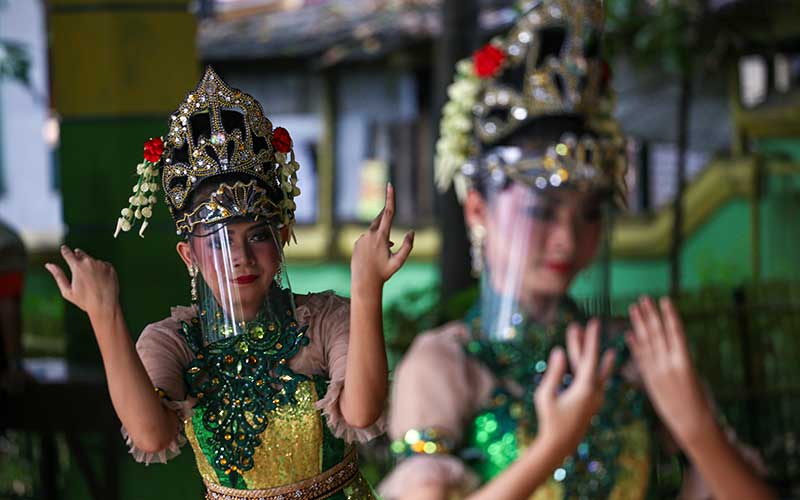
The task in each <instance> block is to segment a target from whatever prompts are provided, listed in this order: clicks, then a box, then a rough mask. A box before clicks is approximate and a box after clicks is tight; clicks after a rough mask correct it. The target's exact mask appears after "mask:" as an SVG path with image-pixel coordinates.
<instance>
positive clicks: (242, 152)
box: [115, 67, 300, 234]
mask: <svg viewBox="0 0 800 500" xmlns="http://www.w3.org/2000/svg"><path fill="white" fill-rule="evenodd" d="M299 168H300V166H299V165H298V164H297V162H296V161H295V159H294V151H293V149H292V140H291V137H290V136H289V133H288V132H287V131H286V129H283V128H280V127H279V128H276V129H273V127H272V123H271V122H270V121H269V119H267V118H266V117H265V116H264V111H263V109H262V108H261V104H259V103H258V101H256V100H255V99H254V98H253V97H252V96H250V95H248V94H246V93H244V92H242V91H240V90H238V89H234V88H231V87H229V86H228V85H227V84H226V83H225V82H224V81H223V80H222V79H221V78H220V77H219V76H218V75H217V74H216V73H215V72H214V70H213V69H211V68H210V67H209V68H207V69H206V71H205V74H204V75H203V78H202V79H201V80H200V83H198V84H197V88H195V89H194V90H193V91H191V92H189V93H188V94H187V95H186V98H185V99H184V101H183V102H182V103H181V104H180V106H178V109H177V110H176V111H175V112H174V113H173V114H172V116H171V117H170V125H169V132H168V134H167V137H166V140H164V141H163V142H162V141H161V139H153V140H150V141H148V142H147V143H145V161H144V163H142V164H140V165H139V166H138V167H137V173H138V174H139V175H140V177H139V180H138V182H137V184H136V186H134V189H133V192H134V195H133V196H131V198H130V199H129V201H130V203H131V205H130V206H129V207H128V208H127V209H123V211H122V216H121V217H120V219H119V221H118V222H117V233H118V232H119V231H120V230H123V231H128V230H130V229H131V227H132V223H133V222H134V219H141V218H143V219H144V221H143V224H142V226H143V227H142V229H141V230H140V234H142V231H143V230H144V228H145V227H146V226H147V219H148V218H149V217H150V216H151V214H152V204H153V203H155V196H154V195H153V194H152V193H154V192H155V191H157V188H158V185H157V183H156V177H158V176H159V175H161V182H162V186H163V188H164V193H165V198H166V202H167V206H168V207H169V210H170V213H171V214H172V217H173V219H174V220H175V223H176V226H177V229H178V233H179V234H186V233H187V231H188V232H190V231H191V230H192V229H193V228H194V226H195V225H196V224H198V223H201V222H204V223H211V222H220V221H222V220H224V219H225V217H221V216H222V214H225V213H228V211H227V210H215V209H213V207H215V206H217V205H219V203H218V200H217V201H215V200H200V201H201V204H200V205H198V207H196V209H195V210H193V211H192V212H191V213H190V214H187V213H185V212H186V211H187V210H188V208H189V207H187V206H186V205H187V203H188V200H189V198H190V195H191V193H192V191H194V190H195V189H196V188H197V187H198V186H199V185H200V184H201V183H202V182H203V181H204V180H206V179H209V178H211V177H215V176H220V175H224V174H234V173H239V174H245V175H246V176H247V177H252V178H255V180H257V181H258V186H257V185H256V184H255V183H241V186H243V187H244V186H246V190H247V193H244V192H241V193H240V192H236V193H234V192H231V193H230V194H231V196H230V198H231V199H232V200H235V201H236V203H233V205H231V206H236V207H237V208H238V210H236V211H230V216H231V217H233V216H242V215H258V216H264V217H267V216H268V217H269V218H271V219H274V220H276V222H278V223H279V224H281V225H283V226H290V227H291V226H292V225H293V223H294V211H295V208H296V205H295V202H294V198H295V197H296V196H298V195H299V194H300V190H299V189H298V187H297V170H298V169H299ZM226 186H227V185H226ZM236 186H237V187H238V186H239V184H236ZM259 186H260V187H259ZM231 187H232V186H227V188H231ZM234 191H236V190H234ZM245 194H246V195H245ZM255 194H258V196H260V197H267V198H269V203H267V202H266V201H263V200H260V199H259V197H258V196H255ZM243 201H247V202H248V203H252V204H253V206H252V207H249V206H242V205H241V203H242V202H243ZM203 202H205V203H203ZM267 206H269V207H270V208H269V212H267V210H266V207H267ZM209 207H212V209H209ZM250 212H252V214H251V213H250ZM202 214H206V215H208V217H202ZM212 219H213V220H212ZM115 234H116V233H115Z"/></svg>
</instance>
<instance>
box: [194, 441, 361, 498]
mask: <svg viewBox="0 0 800 500" xmlns="http://www.w3.org/2000/svg"><path fill="white" fill-rule="evenodd" d="M358 475H359V470H358V458H357V455H356V451H355V448H352V449H351V450H350V452H349V453H348V454H347V455H346V456H345V458H344V460H342V461H341V462H339V463H338V464H336V465H334V466H333V467H331V468H330V469H328V470H326V471H325V472H323V473H322V474H318V475H316V476H314V477H311V478H308V479H304V480H303V481H299V482H297V483H293V484H287V485H283V486H277V487H275V488H269V489H266V490H238V489H236V488H228V487H225V486H220V485H218V484H213V483H209V482H205V484H206V500H245V499H247V500H252V499H255V500H283V499H292V500H312V499H315V500H316V499H323V498H327V497H328V496H330V495H333V494H334V493H337V492H338V491H341V490H342V489H344V488H345V487H346V486H347V485H348V484H350V483H351V482H352V481H353V480H354V479H356V478H357V476H358Z"/></svg>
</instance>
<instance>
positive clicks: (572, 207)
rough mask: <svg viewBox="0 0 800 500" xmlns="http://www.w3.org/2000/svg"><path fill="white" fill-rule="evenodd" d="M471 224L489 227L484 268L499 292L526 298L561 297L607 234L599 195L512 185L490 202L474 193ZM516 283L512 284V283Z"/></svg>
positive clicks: (466, 210) (470, 200) (469, 216)
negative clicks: (602, 234) (604, 231)
mask: <svg viewBox="0 0 800 500" xmlns="http://www.w3.org/2000/svg"><path fill="white" fill-rule="evenodd" d="M464 213H465V218H466V221H467V224H468V225H469V226H473V225H476V224H479V225H481V226H483V227H484V228H485V231H486V239H485V244H484V250H483V251H484V259H485V266H486V268H487V269H488V270H489V273H490V276H491V278H492V285H493V286H494V287H495V288H496V289H497V290H499V291H503V290H505V291H510V290H511V289H513V290H515V291H516V292H515V293H517V294H518V295H519V297H518V298H520V299H521V302H525V301H526V300H525V298H526V297H535V296H558V295H563V294H565V293H566V292H567V290H568V289H569V287H570V285H571V284H572V281H573V280H574V278H575V276H576V275H577V274H578V273H579V272H580V271H581V270H583V269H585V268H586V267H587V266H589V264H590V263H591V262H592V259H593V258H594V255H595V253H596V251H597V248H598V246H599V242H600V235H601V232H602V207H601V202H600V200H599V198H598V197H597V195H596V194H593V193H591V192H578V191H574V190H570V189H551V190H545V191H541V192H540V191H537V190H534V189H531V188H530V187H528V186H526V185H523V184H520V183H516V182H514V183H512V184H511V186H509V187H508V188H506V189H504V190H502V191H500V192H497V193H493V194H492V195H491V201H490V202H487V200H486V199H484V198H483V196H481V194H480V193H478V192H477V191H474V190H473V191H470V193H469V195H468V197H467V200H466V203H465V206H464ZM511 281H513V282H514V284H513V285H510V283H509V282H511Z"/></svg>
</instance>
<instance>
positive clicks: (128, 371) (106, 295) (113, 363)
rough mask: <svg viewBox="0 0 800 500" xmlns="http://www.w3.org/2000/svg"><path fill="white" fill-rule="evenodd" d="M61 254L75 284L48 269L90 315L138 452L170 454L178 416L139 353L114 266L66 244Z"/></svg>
mask: <svg viewBox="0 0 800 500" xmlns="http://www.w3.org/2000/svg"><path fill="white" fill-rule="evenodd" d="M61 255H62V256H63V257H64V260H65V261H66V263H67V266H68V267H69V269H70V272H71V274H72V281H70V280H69V278H67V275H66V274H65V273H64V271H63V270H62V269H61V268H60V267H59V266H57V265H55V264H52V263H48V264H46V265H45V267H46V268H47V270H48V271H50V273H51V274H52V275H53V278H54V279H55V280H56V284H57V285H58V289H59V290H60V291H61V295H62V296H63V297H64V298H65V299H66V300H68V301H70V302H72V303H73V304H75V305H76V306H77V307H79V308H80V309H82V310H83V311H84V312H86V314H88V315H89V320H90V321H91V324H92V329H93V330H94V334H95V338H96V339H97V345H98V346H99V348H100V354H101V356H102V358H103V366H104V368H105V373H106V379H107V380H108V390H109V393H110V394H111V401H112V403H113V405H114V410H115V411H116V412H117V416H118V417H119V419H120V421H121V422H122V425H123V426H124V427H125V429H126V430H127V432H128V435H129V436H130V437H131V439H132V440H133V443H134V445H135V446H136V447H137V448H139V449H141V450H142V451H145V452H151V453H152V452H157V451H160V450H162V449H164V448H165V447H166V446H168V445H169V443H170V442H171V441H172V440H173V439H174V438H175V435H176V434H177V432H178V429H179V426H178V424H179V423H178V417H177V415H176V414H175V412H173V411H172V410H170V409H168V408H166V407H165V406H164V405H162V404H161V401H160V400H159V396H158V395H157V394H156V392H155V390H154V388H153V385H152V383H151V382H150V378H149V377H148V375H147V372H146V371H145V368H144V365H142V361H141V359H140V358H139V355H138V354H137V353H136V349H135V348H134V345H133V341H132V340H131V337H130V333H129V332H128V328H127V326H126V325H125V318H124V317H123V314H122V308H121V307H120V304H119V283H118V281H117V273H116V271H115V270H114V266H112V265H111V264H109V263H108V262H103V261H100V260H97V259H94V258H92V257H90V256H89V255H88V254H86V253H85V252H82V251H81V250H79V249H76V250H75V251H74V252H73V251H72V250H71V249H70V248H69V247H67V246H66V245H64V246H62V247H61Z"/></svg>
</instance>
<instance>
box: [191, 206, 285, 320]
mask: <svg viewBox="0 0 800 500" xmlns="http://www.w3.org/2000/svg"><path fill="white" fill-rule="evenodd" d="M276 237H277V235H276V234H274V233H273V230H272V229H271V228H270V226H269V225H268V224H266V223H264V222H253V221H241V222H231V223H229V224H226V225H225V226H224V227H222V228H221V229H219V230H216V231H214V232H210V234H208V235H207V236H192V237H190V238H189V241H188V242H181V243H179V244H178V253H179V254H180V255H181V257H182V258H183V260H184V262H185V263H186V264H187V265H191V264H192V263H194V264H195V265H196V266H197V268H198V269H199V270H200V274H201V275H202V278H203V280H204V281H205V282H206V284H207V285H208V287H209V288H210V289H211V292H212V293H213V294H214V298H215V299H216V301H217V303H218V304H220V305H222V306H223V308H224V309H225V310H226V311H228V313H229V314H233V315H235V316H238V314H239V313H241V314H242V315H243V316H244V318H243V319H245V320H250V319H253V318H254V317H255V316H256V314H257V313H258V311H259V309H260V308H261V306H262V304H263V303H264V300H265V299H266V295H267V293H268V292H269V289H270V285H271V284H272V281H273V280H274V278H275V275H276V274H277V273H278V272H279V270H280V264H281V252H280V250H279V246H278V245H280V243H279V242H278V241H276Z"/></svg>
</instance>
